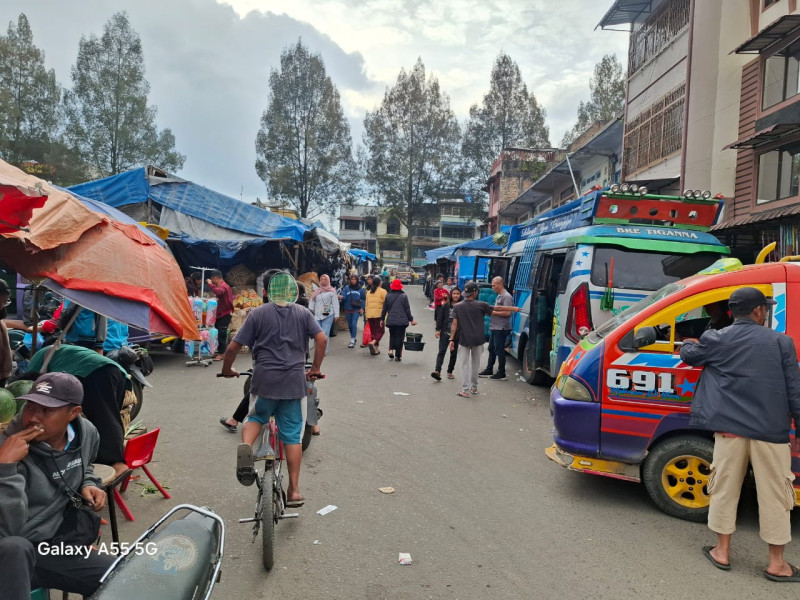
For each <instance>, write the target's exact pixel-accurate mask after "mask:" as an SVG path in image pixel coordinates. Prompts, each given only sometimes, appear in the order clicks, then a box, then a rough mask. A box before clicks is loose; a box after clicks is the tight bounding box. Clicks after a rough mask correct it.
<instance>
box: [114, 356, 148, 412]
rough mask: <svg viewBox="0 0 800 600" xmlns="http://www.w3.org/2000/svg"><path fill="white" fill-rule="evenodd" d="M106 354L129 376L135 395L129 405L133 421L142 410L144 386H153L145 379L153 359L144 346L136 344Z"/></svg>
mask: <svg viewBox="0 0 800 600" xmlns="http://www.w3.org/2000/svg"><path fill="white" fill-rule="evenodd" d="M106 356H107V357H108V358H110V359H111V360H113V361H114V362H116V363H118V364H119V365H120V366H121V367H122V368H123V369H125V372H126V373H128V375H130V377H131V385H132V387H133V393H134V394H135V395H136V403H135V404H134V405H133V406H132V407H131V421H133V420H134V419H136V417H137V416H138V415H139V413H140V412H141V410H142V404H144V388H145V387H149V388H151V387H153V386H152V384H151V383H150V382H149V381H147V376H148V375H150V373H152V372H153V368H154V365H153V359H152V358H150V353H149V352H148V351H147V349H146V348H143V347H142V346H138V345H136V344H134V345H131V346H122V348H118V349H116V350H112V351H111V352H109V353H108V354H107V355H106Z"/></svg>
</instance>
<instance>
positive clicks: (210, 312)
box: [206, 300, 218, 327]
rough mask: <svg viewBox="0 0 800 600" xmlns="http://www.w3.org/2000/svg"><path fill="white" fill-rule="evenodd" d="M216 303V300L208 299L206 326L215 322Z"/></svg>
mask: <svg viewBox="0 0 800 600" xmlns="http://www.w3.org/2000/svg"><path fill="white" fill-rule="evenodd" d="M217 304H218V302H217V301H216V300H209V301H208V308H207V309H206V326H207V327H211V326H213V325H214V323H216V322H217Z"/></svg>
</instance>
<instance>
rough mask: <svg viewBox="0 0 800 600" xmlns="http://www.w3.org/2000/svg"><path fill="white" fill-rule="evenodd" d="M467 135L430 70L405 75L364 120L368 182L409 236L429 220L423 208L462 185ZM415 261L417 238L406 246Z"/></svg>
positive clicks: (416, 69) (419, 68)
mask: <svg viewBox="0 0 800 600" xmlns="http://www.w3.org/2000/svg"><path fill="white" fill-rule="evenodd" d="M460 141H461V131H460V127H459V125H458V121H457V119H456V117H455V115H454V113H453V111H452V110H451V109H450V98H449V97H448V96H447V95H446V94H444V93H443V92H442V91H441V90H440V88H439V82H438V80H437V79H436V78H435V77H433V76H431V77H430V78H429V79H426V76H425V65H424V64H423V63H422V59H418V60H417V63H416V64H415V65H414V68H413V69H412V70H411V71H410V72H407V71H406V70H405V69H402V70H401V71H400V74H399V75H398V77H397V82H396V83H395V85H394V86H392V87H389V88H387V90H386V93H385V94H384V96H383V101H382V102H381V104H380V106H379V107H378V108H376V109H375V111H373V112H368V113H367V115H366V117H365V119H364V156H363V161H364V171H365V179H366V183H367V185H368V186H369V188H370V189H371V191H372V192H373V194H374V195H375V196H376V198H377V199H378V201H379V203H381V204H382V205H384V206H387V207H389V208H390V210H389V213H390V215H391V216H393V217H395V218H397V219H398V220H399V221H400V222H401V223H402V224H403V225H405V226H406V228H407V229H408V230H409V232H413V230H414V227H415V225H417V224H418V223H420V221H421V220H422V219H424V212H425V211H424V208H423V205H424V204H425V203H428V202H434V201H436V199H437V198H438V197H439V196H440V195H441V194H442V193H443V192H445V191H447V190H449V189H452V187H453V186H454V182H455V181H456V180H457V170H458V163H459V161H460V158H461V157H460V152H459V145H460ZM406 252H407V258H408V259H410V257H411V233H409V237H408V239H407V241H406Z"/></svg>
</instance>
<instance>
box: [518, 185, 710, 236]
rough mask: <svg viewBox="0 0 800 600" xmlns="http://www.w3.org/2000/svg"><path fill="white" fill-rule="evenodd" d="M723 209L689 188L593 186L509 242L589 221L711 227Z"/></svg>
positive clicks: (527, 225) (525, 226) (532, 222)
mask: <svg viewBox="0 0 800 600" xmlns="http://www.w3.org/2000/svg"><path fill="white" fill-rule="evenodd" d="M721 210H722V201H721V200H719V199H717V198H711V193H710V192H699V191H698V192H692V193H691V195H690V194H689V192H688V191H687V192H686V194H685V195H684V196H666V195H661V194H649V193H647V189H646V188H644V187H642V188H639V187H637V186H635V185H630V186H629V185H628V184H622V185H621V186H620V185H616V184H615V185H613V186H611V187H608V188H605V189H595V190H592V191H591V192H589V193H588V194H586V195H585V196H583V197H581V198H578V199H577V200H572V201H571V202H568V203H567V204H565V205H564V206H559V207H558V208H554V209H553V210H549V211H547V212H545V213H542V214H541V215H539V216H537V217H534V218H533V219H531V220H530V221H528V222H527V223H524V224H522V225H521V226H519V227H515V228H514V229H513V230H512V235H511V238H512V239H509V242H508V245H509V246H510V245H511V244H512V243H513V242H515V241H517V240H519V239H523V238H527V237H530V236H531V235H535V234H545V233H552V232H555V231H564V230H566V229H574V228H576V227H585V226H588V225H604V224H614V225H629V224H630V225H656V226H659V227H677V228H680V229H691V230H695V231H708V229H709V228H710V227H711V226H712V225H713V224H714V223H715V222H716V220H717V218H718V217H719V213H720V211H721ZM515 234H516V235H515Z"/></svg>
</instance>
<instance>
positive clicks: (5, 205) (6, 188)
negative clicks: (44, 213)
mask: <svg viewBox="0 0 800 600" xmlns="http://www.w3.org/2000/svg"><path fill="white" fill-rule="evenodd" d="M46 201H47V194H45V193H44V190H43V189H41V187H40V186H34V187H30V186H29V185H28V184H27V183H25V182H24V181H22V180H18V181H17V180H15V178H14V177H4V178H3V181H2V182H0V232H2V233H10V232H12V231H18V230H20V229H23V228H24V227H25V226H26V225H28V222H29V221H30V220H31V216H32V215H33V209H35V208H41V207H42V206H44V203H45V202H46Z"/></svg>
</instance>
